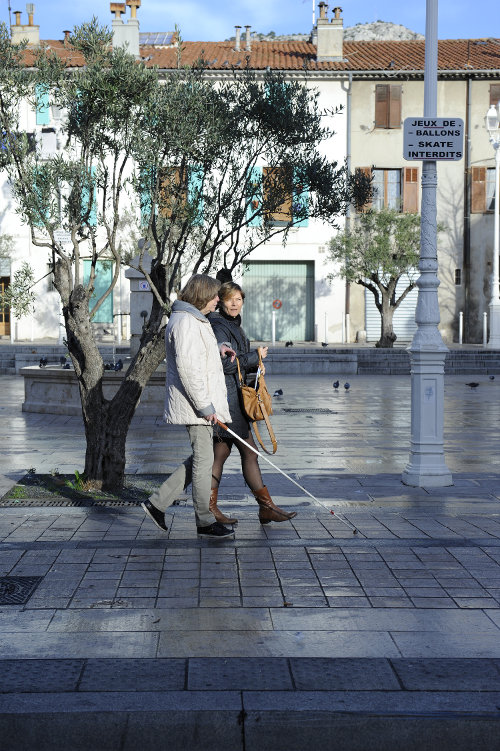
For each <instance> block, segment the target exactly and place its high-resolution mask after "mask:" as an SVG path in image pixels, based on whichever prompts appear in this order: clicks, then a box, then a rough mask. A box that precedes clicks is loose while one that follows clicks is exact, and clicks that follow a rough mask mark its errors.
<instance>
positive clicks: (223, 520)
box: [208, 488, 238, 524]
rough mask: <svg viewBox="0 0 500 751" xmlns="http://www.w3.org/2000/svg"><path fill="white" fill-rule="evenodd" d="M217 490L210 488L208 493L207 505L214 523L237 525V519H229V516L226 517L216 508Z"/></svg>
mask: <svg viewBox="0 0 500 751" xmlns="http://www.w3.org/2000/svg"><path fill="white" fill-rule="evenodd" d="M218 492H219V490H218V488H212V490H211V491H210V503H209V505H208V509H209V511H211V512H212V514H213V515H214V516H215V521H216V522H220V523H221V524H238V519H231V518H230V517H229V516H226V515H225V514H223V513H222V511H221V510H220V508H218V506H217V494H218Z"/></svg>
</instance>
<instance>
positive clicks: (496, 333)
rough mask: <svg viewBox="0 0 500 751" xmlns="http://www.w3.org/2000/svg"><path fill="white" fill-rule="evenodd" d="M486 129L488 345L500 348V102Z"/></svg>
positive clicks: (487, 116) (488, 113) (491, 347)
mask: <svg viewBox="0 0 500 751" xmlns="http://www.w3.org/2000/svg"><path fill="white" fill-rule="evenodd" d="M484 123H485V126H486V130H487V131H488V133H489V136H490V143H491V145H492V146H493V148H494V149H495V209H494V216H495V222H494V232H495V237H494V240H493V269H492V274H491V298H490V305H489V308H490V338H489V340H488V347H489V348H490V349H500V296H499V286H498V285H499V278H498V254H499V238H498V231H499V196H498V193H499V190H498V178H499V175H500V102H499V103H498V104H497V106H496V107H495V106H494V105H493V104H492V105H491V107H490V108H489V110H488V112H487V113H486V117H485V118H484Z"/></svg>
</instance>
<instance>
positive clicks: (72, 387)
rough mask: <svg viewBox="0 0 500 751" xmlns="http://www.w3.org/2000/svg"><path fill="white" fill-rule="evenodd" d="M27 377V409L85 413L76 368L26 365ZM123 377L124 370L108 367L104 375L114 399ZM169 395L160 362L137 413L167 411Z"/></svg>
mask: <svg viewBox="0 0 500 751" xmlns="http://www.w3.org/2000/svg"><path fill="white" fill-rule="evenodd" d="M20 374H21V375H22V376H23V378H24V402H23V412H40V413H42V414H50V415H81V413H82V408H81V405H80V392H79V390H78V382H77V380H76V376H75V371H74V370H73V369H72V368H71V369H70V370H65V369H64V368H61V367H50V366H47V367H46V368H39V367H28V368H22V370H21V371H20ZM122 378H123V371H118V372H115V371H113V370H106V371H105V372H104V377H103V391H104V396H105V397H106V398H107V399H111V398H112V397H113V396H114V395H115V393H116V391H117V389H118V386H119V384H120V381H121V380H122ZM164 399H165V366H164V365H160V367H159V368H158V370H157V371H156V373H154V374H153V375H152V376H151V378H150V379H149V382H148V385H147V386H146V388H145V389H144V391H143V392H142V396H141V400H140V402H139V405H138V407H137V410H136V412H135V414H136V415H139V416H141V415H153V416H155V417H159V416H161V415H162V413H163V402H164Z"/></svg>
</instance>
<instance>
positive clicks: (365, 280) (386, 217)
mask: <svg viewBox="0 0 500 751" xmlns="http://www.w3.org/2000/svg"><path fill="white" fill-rule="evenodd" d="M419 249H420V216H419V215H418V214H410V213H407V214H401V213H399V212H398V211H396V210H395V209H381V210H380V211H375V210H373V209H370V210H368V211H366V212H365V213H360V214H357V215H356V217H355V220H354V222H353V224H352V226H351V227H349V229H348V231H346V232H344V233H342V234H338V235H336V236H335V237H334V238H333V239H332V240H331V241H330V243H329V246H328V248H327V254H328V257H329V258H330V260H331V261H333V262H334V263H335V264H336V265H337V271H336V272H335V273H334V274H332V275H331V276H340V277H343V278H344V279H346V280H347V281H348V282H356V284H360V285H361V286H362V287H365V288H366V289H368V290H369V291H370V292H371V293H372V294H373V296H374V299H375V305H376V306H377V310H378V311H379V313H380V327H381V331H380V339H379V340H378V342H377V343H376V345H375V346H376V347H392V346H393V344H394V342H395V341H396V334H395V333H394V328H393V317H394V311H395V310H396V309H397V308H398V307H399V305H401V303H402V302H403V300H404V299H405V297H406V296H407V295H408V293H409V292H410V291H411V290H412V289H413V288H414V287H415V284H416V280H417V278H418V269H417V266H418V261H419ZM403 276H406V277H407V279H408V282H407V284H406V286H405V288H404V289H403V290H402V291H401V292H399V293H398V294H397V293H396V288H397V285H398V282H399V280H400V279H401V278H402V277H403Z"/></svg>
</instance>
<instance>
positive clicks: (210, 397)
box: [142, 274, 234, 539]
mask: <svg viewBox="0 0 500 751" xmlns="http://www.w3.org/2000/svg"><path fill="white" fill-rule="evenodd" d="M219 287H220V282H218V281H217V280H216V279H212V278H211V277H210V276H206V275H205V274H196V275H195V276H193V277H191V279H190V280H189V281H188V282H187V284H186V286H185V287H184V289H183V290H182V291H181V293H180V294H179V299H178V300H176V301H175V302H174V304H173V307H172V313H171V315H170V319H169V322H168V325H167V328H166V331H165V346H166V360H167V378H166V395H165V411H164V418H165V421H166V422H167V423H170V424H174V425H185V426H186V429H187V431H188V434H189V440H190V442H191V447H192V449H193V453H192V455H191V456H190V457H189V458H188V459H186V460H185V461H184V462H183V463H182V464H181V465H179V467H177V469H176V470H175V471H174V472H173V473H172V474H171V475H170V477H169V478H168V479H167V480H166V482H164V483H163V485H161V486H160V487H159V488H158V490H156V491H155V492H154V493H153V495H152V496H151V497H150V499H149V500H148V501H145V502H144V503H143V504H142V507H143V509H144V511H145V512H146V513H147V514H148V516H150V518H151V519H152V520H153V521H154V523H155V524H156V525H157V526H158V527H160V529H163V530H165V531H167V530H168V527H167V526H166V524H165V511H166V509H167V508H168V507H169V506H171V505H172V503H173V502H174V501H175V499H176V498H177V497H178V496H179V495H180V493H181V492H182V491H183V489H184V488H185V487H186V486H187V485H189V484H190V483H191V482H192V484H193V505H194V511H195V516H196V527H197V531H198V535H199V536H200V537H211V538H218V539H220V538H223V537H228V536H232V535H233V531H232V530H230V529H228V528H227V527H224V525H222V524H220V523H219V522H217V521H215V518H214V516H213V514H212V512H211V511H210V509H209V503H210V490H211V479H212V463H213V441H212V425H213V424H214V423H215V422H216V421H217V419H220V420H221V421H222V422H228V421H230V420H231V416H230V413H229V407H228V403H227V392H226V383H225V378H224V372H223V370H222V363H221V356H222V357H225V356H226V355H229V356H231V357H233V358H234V350H232V349H231V348H230V347H229V346H228V345H227V344H226V343H223V344H220V345H219V344H217V339H216V338H215V335H214V333H213V330H212V327H211V325H210V322H209V321H208V319H207V318H206V315H207V314H208V313H210V312H213V311H214V310H215V306H216V305H217V303H218V301H219V297H218V294H217V292H218V290H219Z"/></svg>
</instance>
